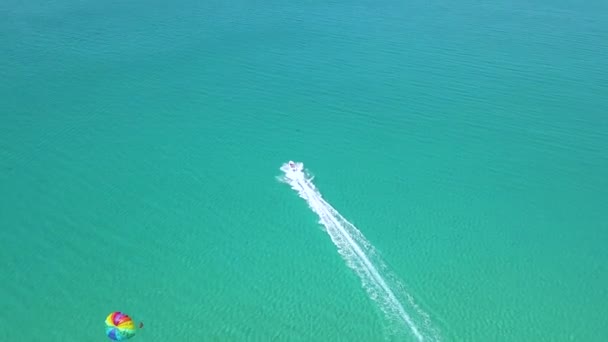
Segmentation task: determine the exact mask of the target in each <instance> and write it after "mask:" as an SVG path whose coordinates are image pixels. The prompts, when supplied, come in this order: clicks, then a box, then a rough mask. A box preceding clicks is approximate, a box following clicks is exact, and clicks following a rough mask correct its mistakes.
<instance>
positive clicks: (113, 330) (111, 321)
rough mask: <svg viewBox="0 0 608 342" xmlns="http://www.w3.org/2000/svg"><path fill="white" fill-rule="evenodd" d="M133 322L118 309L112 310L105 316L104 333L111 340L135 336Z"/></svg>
mask: <svg viewBox="0 0 608 342" xmlns="http://www.w3.org/2000/svg"><path fill="white" fill-rule="evenodd" d="M135 332H136V328H135V322H133V320H132V319H131V317H129V315H127V314H124V313H122V312H120V311H115V312H112V313H111V314H109V315H108V317H106V335H108V337H109V338H110V339H111V340H114V341H122V340H126V339H128V338H131V337H133V336H135Z"/></svg>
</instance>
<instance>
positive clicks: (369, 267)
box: [280, 161, 439, 341]
mask: <svg viewBox="0 0 608 342" xmlns="http://www.w3.org/2000/svg"><path fill="white" fill-rule="evenodd" d="M281 171H283V172H284V173H285V175H284V177H282V178H280V180H281V181H283V182H285V183H287V184H289V185H290V186H291V188H292V189H294V190H296V191H297V192H298V194H299V196H300V197H302V198H303V199H305V200H306V202H307V203H308V206H309V207H310V208H311V209H312V210H313V211H314V212H315V213H316V214H317V215H318V216H319V219H320V221H319V222H320V223H321V224H322V225H323V226H324V227H325V229H326V232H327V233H328V234H329V236H330V238H331V240H332V241H333V242H334V244H335V245H336V246H337V247H338V252H339V253H340V254H341V255H342V257H343V258H344V259H345V261H346V263H347V264H348V266H349V267H351V268H352V269H353V270H354V271H355V272H356V273H357V275H358V276H359V277H360V278H361V282H362V284H363V287H364V288H365V289H366V291H367V293H368V294H369V296H370V297H371V298H372V299H373V300H374V301H375V302H376V303H378V304H379V307H380V309H381V310H382V311H383V312H384V313H385V314H386V315H387V317H388V318H389V319H390V320H392V321H395V320H396V321H399V322H401V323H403V324H405V325H406V327H407V328H409V330H410V332H411V334H412V335H413V337H415V338H416V339H417V340H418V341H423V340H424V339H426V338H429V339H431V340H439V338H438V334H437V332H436V331H435V329H433V328H432V327H431V326H430V320H429V318H428V315H427V314H425V313H424V312H423V311H422V310H421V309H420V308H419V307H418V306H417V305H416V304H415V303H414V302H413V299H412V297H411V296H410V295H409V294H407V293H401V294H402V295H403V296H404V297H406V300H407V301H406V303H407V304H408V307H409V308H411V309H412V310H413V312H412V313H411V314H410V313H408V312H407V311H406V310H405V309H404V307H403V304H402V302H401V301H400V300H399V299H398V298H397V296H396V295H395V293H394V292H393V290H391V287H390V286H389V285H388V284H387V282H386V280H385V278H384V277H383V276H382V274H381V272H380V271H379V270H378V267H376V266H375V265H374V264H376V265H378V266H379V268H380V269H385V268H386V266H385V265H384V264H383V263H382V262H381V260H379V257H378V256H377V255H376V254H375V253H374V249H373V246H372V245H371V244H370V243H369V242H368V241H367V240H366V239H365V237H364V236H363V234H361V232H360V231H359V230H358V229H357V227H355V226H354V225H353V224H352V223H350V222H348V220H346V219H345V218H344V217H343V216H342V215H340V213H339V212H338V211H337V210H336V209H334V208H333V207H332V206H331V205H330V204H329V203H327V202H326V201H325V199H323V197H322V196H321V193H320V192H319V191H318V190H317V189H316V187H315V186H314V184H313V183H312V178H311V177H308V176H307V175H306V174H305V173H304V172H303V164H302V163H294V162H291V161H290V162H289V163H286V164H284V165H283V166H281ZM372 259H373V260H374V261H372ZM391 278H393V277H391ZM398 285H400V284H398ZM399 287H400V288H401V290H402V291H401V292H404V291H403V289H402V286H399ZM412 315H416V316H417V317H416V318H418V319H414V318H413V317H412Z"/></svg>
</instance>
